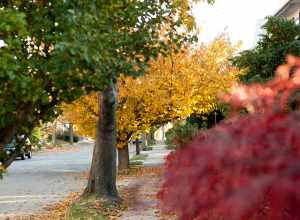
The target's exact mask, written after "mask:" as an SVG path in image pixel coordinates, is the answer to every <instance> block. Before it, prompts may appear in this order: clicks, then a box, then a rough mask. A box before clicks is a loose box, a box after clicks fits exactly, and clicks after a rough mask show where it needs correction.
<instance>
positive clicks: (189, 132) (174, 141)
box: [165, 121, 198, 149]
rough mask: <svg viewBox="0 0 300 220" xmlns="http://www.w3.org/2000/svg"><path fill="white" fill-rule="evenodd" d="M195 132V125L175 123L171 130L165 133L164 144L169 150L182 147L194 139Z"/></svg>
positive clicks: (184, 122)
mask: <svg viewBox="0 0 300 220" xmlns="http://www.w3.org/2000/svg"><path fill="white" fill-rule="evenodd" d="M197 132H198V126H197V125H192V124H190V123H187V122H186V121H182V122H177V123H175V124H174V127H173V128H171V129H170V130H168V131H167V132H166V134H165V136H166V144H167V146H168V148H169V149H176V148H178V147H182V146H184V144H186V143H187V142H189V141H190V140H191V139H192V138H193V137H195V136H196V134H197Z"/></svg>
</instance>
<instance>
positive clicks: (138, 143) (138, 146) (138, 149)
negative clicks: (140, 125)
mask: <svg viewBox="0 0 300 220" xmlns="http://www.w3.org/2000/svg"><path fill="white" fill-rule="evenodd" d="M135 151H136V155H140V154H141V149H140V142H139V139H138V138H136V139H135Z"/></svg>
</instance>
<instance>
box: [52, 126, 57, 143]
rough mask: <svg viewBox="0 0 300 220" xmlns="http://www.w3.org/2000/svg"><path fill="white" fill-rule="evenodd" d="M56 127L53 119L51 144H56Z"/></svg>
mask: <svg viewBox="0 0 300 220" xmlns="http://www.w3.org/2000/svg"><path fill="white" fill-rule="evenodd" d="M56 127H57V122H56V121H55V122H54V124H53V131H52V144H53V146H55V145H56Z"/></svg>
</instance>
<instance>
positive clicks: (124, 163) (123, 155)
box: [118, 144, 129, 171]
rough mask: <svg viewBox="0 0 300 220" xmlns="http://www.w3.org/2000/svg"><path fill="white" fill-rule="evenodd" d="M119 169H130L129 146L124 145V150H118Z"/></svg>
mask: <svg viewBox="0 0 300 220" xmlns="http://www.w3.org/2000/svg"><path fill="white" fill-rule="evenodd" d="M118 169H119V170H120V171H123V170H128V169H129V151H128V144H126V145H124V147H123V148H122V149H118Z"/></svg>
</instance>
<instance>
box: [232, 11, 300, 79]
mask: <svg viewBox="0 0 300 220" xmlns="http://www.w3.org/2000/svg"><path fill="white" fill-rule="evenodd" d="M262 28H263V34H262V35H261V36H260V39H259V41H258V42H257V44H256V46H255V47H254V48H253V49H250V50H246V51H243V52H241V53H240V54H239V55H238V56H237V57H235V58H234V59H233V62H234V64H235V65H236V66H238V67H239V68H242V69H244V70H245V73H244V75H243V76H242V77H241V79H242V80H243V81H244V82H253V81H266V80H269V79H271V78H273V77H274V72H275V69H276V67H277V66H278V65H280V64H282V63H284V61H285V57H286V55H287V54H291V55H297V56H299V55H300V26H299V25H297V24H296V22H295V21H294V20H288V19H285V18H282V17H269V18H267V22H266V23H265V24H264V25H263V27H262Z"/></svg>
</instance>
